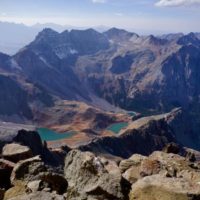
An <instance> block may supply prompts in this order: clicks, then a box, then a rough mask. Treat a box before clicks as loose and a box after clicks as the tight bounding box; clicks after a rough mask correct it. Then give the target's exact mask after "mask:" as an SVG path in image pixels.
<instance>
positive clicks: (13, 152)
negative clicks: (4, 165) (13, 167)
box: [2, 143, 33, 162]
mask: <svg viewBox="0 0 200 200" xmlns="http://www.w3.org/2000/svg"><path fill="white" fill-rule="evenodd" d="M2 156H3V157H4V158H5V159H7V160H10V161H12V162H18V161H20V160H25V159H28V158H31V157H32V156H33V154H32V151H31V149H30V148H29V147H27V146H23V145H20V144H17V143H12V144H6V145H5V146H4V147H3V150H2Z"/></svg>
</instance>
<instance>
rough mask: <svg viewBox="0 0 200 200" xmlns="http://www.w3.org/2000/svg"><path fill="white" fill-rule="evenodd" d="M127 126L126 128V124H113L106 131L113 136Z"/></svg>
mask: <svg viewBox="0 0 200 200" xmlns="http://www.w3.org/2000/svg"><path fill="white" fill-rule="evenodd" d="M127 126H128V123H127V122H121V123H115V124H112V125H111V126H109V127H108V128H107V130H109V131H112V132H113V133H115V134H118V133H119V132H120V131H121V130H122V129H123V128H125V127H127Z"/></svg>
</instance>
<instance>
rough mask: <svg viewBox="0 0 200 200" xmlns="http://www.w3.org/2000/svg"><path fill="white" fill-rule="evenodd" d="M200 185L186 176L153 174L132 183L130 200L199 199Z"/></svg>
mask: <svg viewBox="0 0 200 200" xmlns="http://www.w3.org/2000/svg"><path fill="white" fill-rule="evenodd" d="M197 199H200V185H199V184H198V183H195V182H192V183H191V182H188V181H186V180H185V179H184V178H167V177H163V176H161V175H152V176H147V177H144V178H142V179H140V180H138V181H137V182H136V183H135V184H133V185H132V190H131V192H130V200H197Z"/></svg>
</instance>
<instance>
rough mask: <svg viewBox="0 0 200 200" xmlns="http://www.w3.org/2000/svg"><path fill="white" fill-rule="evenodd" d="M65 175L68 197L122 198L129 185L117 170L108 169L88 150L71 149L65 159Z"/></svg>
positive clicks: (117, 199) (120, 199)
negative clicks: (67, 184)
mask: <svg viewBox="0 0 200 200" xmlns="http://www.w3.org/2000/svg"><path fill="white" fill-rule="evenodd" d="M64 173H65V177H66V179H67V181H68V183H69V187H70V188H71V192H69V193H68V199H70V198H74V197H75V196H77V199H78V197H80V196H87V197H88V198H89V197H90V198H97V199H105V200H106V199H109V200H111V199H112V200H113V199H115V200H123V199H125V198H126V195H127V194H128V191H129V189H130V188H129V187H130V185H129V184H128V182H127V181H126V180H125V179H123V177H122V176H121V173H120V172H119V170H115V171H114V172H113V173H111V171H108V170H107V169H106V167H105V165H104V162H102V160H101V158H100V157H96V156H95V155H94V154H92V153H90V152H81V151H78V150H73V151H71V152H70V153H69V154H68V155H67V157H66V160H65V169H64Z"/></svg>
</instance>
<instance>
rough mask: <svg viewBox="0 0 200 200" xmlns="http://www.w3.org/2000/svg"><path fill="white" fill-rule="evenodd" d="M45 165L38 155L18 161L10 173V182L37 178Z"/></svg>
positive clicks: (43, 170) (44, 169) (44, 168)
mask: <svg viewBox="0 0 200 200" xmlns="http://www.w3.org/2000/svg"><path fill="white" fill-rule="evenodd" d="M45 171H46V167H45V165H44V163H43V162H42V160H41V158H40V157H39V156H36V157H33V158H30V159H27V160H23V161H20V162H18V163H17V164H16V165H15V167H14V169H13V171H12V174H11V178H10V180H11V183H12V184H13V185H15V182H17V181H19V180H20V181H24V182H29V181H33V180H37V179H38V176H39V173H40V172H45Z"/></svg>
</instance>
